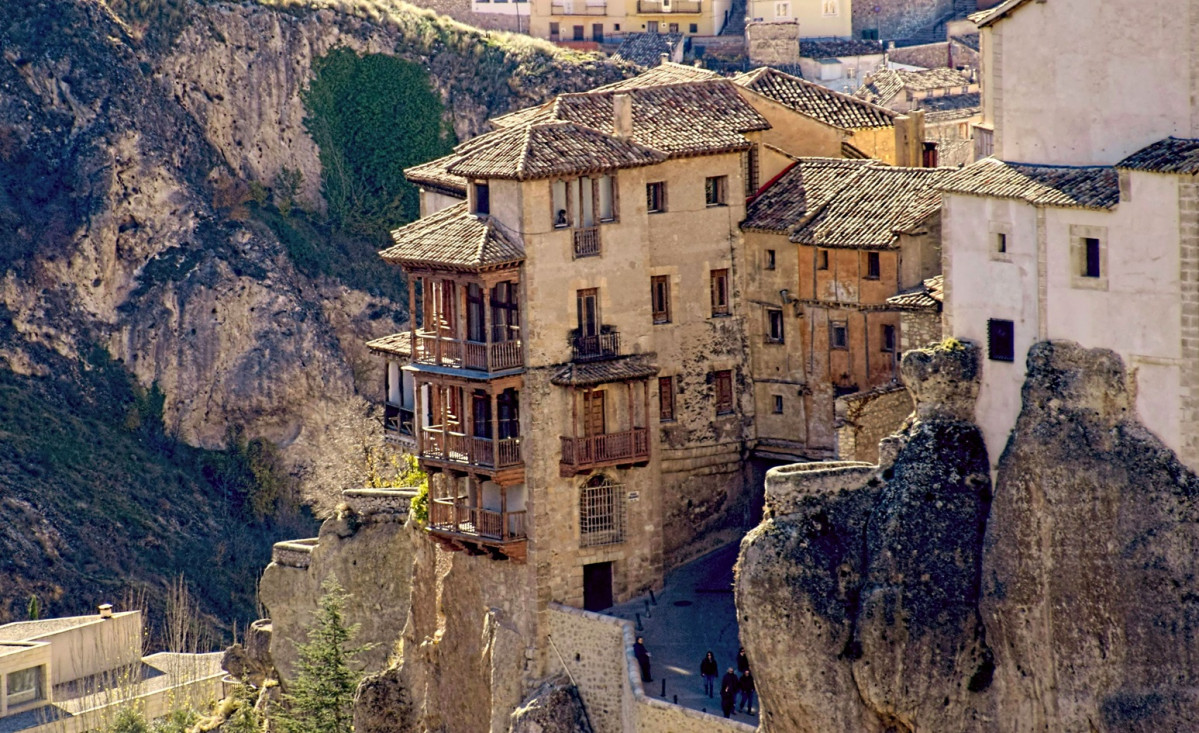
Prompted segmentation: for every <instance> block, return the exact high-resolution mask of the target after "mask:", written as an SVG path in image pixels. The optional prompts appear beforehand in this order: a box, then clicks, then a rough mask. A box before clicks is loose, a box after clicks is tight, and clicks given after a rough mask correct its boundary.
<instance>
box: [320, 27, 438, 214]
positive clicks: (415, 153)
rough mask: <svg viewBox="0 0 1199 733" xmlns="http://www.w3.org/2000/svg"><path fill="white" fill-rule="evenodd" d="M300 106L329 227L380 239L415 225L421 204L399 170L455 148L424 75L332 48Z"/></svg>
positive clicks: (413, 67) (386, 59)
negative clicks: (316, 150)
mask: <svg viewBox="0 0 1199 733" xmlns="http://www.w3.org/2000/svg"><path fill="white" fill-rule="evenodd" d="M302 99H303V101H304V106H305V109H306V110H307V113H308V114H307V116H306V117H305V125H306V127H307V129H308V132H309V134H311V135H312V138H313V140H315V141H316V143H317V145H319V146H320V151H321V168H322V171H323V173H322V175H323V179H324V180H323V181H322V184H323V189H324V194H325V199H326V201H327V202H328V204H329V216H330V219H331V220H332V221H333V223H335V224H336V225H338V226H339V227H341V228H342V229H344V230H348V231H351V232H355V233H358V234H362V235H366V236H374V237H382V236H384V235H386V233H387V231H388V230H389V229H391V228H393V227H396V226H399V225H400V224H404V223H407V222H410V221H412V220H414V219H416V218H417V216H419V214H420V198H419V194H418V191H417V189H416V187H415V186H413V185H412V184H411V183H409V182H408V181H407V180H405V178H404V169H405V168H407V167H409V166H413V165H416V164H418V163H423V162H425V161H428V160H432V159H434V158H438V157H441V156H443V155H446V154H447V153H449V152H450V150H451V148H452V147H453V142H454V140H453V133H452V132H451V131H450V130H449V128H448V126H447V125H446V124H445V122H444V117H443V115H444V109H443V108H442V104H441V99H440V97H438V96H437V93H436V92H435V91H434V90H433V88H432V86H431V85H430V83H429V75H428V74H427V73H426V72H425V70H424V69H423V68H421V67H420V66H419V65H417V64H415V63H412V62H411V61H405V60H404V59H400V58H396V57H394V56H384V55H381V54H370V55H366V56H359V55H358V54H357V53H355V52H354V51H352V50H350V49H347V48H335V49H332V50H331V51H329V52H328V53H327V54H325V55H324V56H322V57H320V58H318V59H316V60H315V61H314V62H313V64H312V82H311V84H310V85H309V87H308V88H307V89H306V90H305V91H304V92H303V94H302Z"/></svg>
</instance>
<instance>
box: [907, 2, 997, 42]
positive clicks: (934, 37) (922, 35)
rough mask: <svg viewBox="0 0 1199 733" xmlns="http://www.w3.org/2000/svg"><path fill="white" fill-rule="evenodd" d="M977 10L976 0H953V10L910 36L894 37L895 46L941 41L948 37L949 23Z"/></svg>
mask: <svg viewBox="0 0 1199 733" xmlns="http://www.w3.org/2000/svg"><path fill="white" fill-rule="evenodd" d="M977 10H978V0H953V11H952V12H950V13H949V14H948V15H946V16H944V17H943V18H940V19H939V20H937V21H936V22H935V23H932V24H931V25H929V26H927V27H925V28H924V29H923V30H921V31H920V32H919V33H916V34H914V35H913V36H911V37H910V38H904V39H896V40H895V45H896V46H919V45H923V44H926V43H943V42H944V41H946V40H947V39H948V37H949V23H950V22H951V21H955V20H960V19H962V18H965V17H966V16H967V15H970V14H971V13H973V12H975V11H977Z"/></svg>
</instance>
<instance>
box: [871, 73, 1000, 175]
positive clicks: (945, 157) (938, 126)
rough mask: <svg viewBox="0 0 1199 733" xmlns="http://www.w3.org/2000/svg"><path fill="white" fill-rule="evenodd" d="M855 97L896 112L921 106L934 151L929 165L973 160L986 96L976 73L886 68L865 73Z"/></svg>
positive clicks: (928, 136)
mask: <svg viewBox="0 0 1199 733" xmlns="http://www.w3.org/2000/svg"><path fill="white" fill-rule="evenodd" d="M854 96H855V97H857V98H859V99H863V100H865V101H868V102H871V103H873V104H877V105H880V106H882V107H886V108H888V109H893V110H895V111H896V112H901V113H910V112H911V111H913V110H921V111H923V112H924V141H925V142H926V143H929V144H930V147H929V149H930V153H931V151H934V150H935V153H932V154H935V155H936V161H932V160H930V161H929V164H930V165H943V166H958V165H965V164H966V163H970V162H972V161H973V160H974V139H973V137H972V130H973V127H974V125H975V124H977V123H979V122H981V121H982V97H981V93H980V92H979V85H978V78H977V77H976V75H975V74H974V73H973V72H968V71H959V70H957V69H950V68H935V69H924V70H920V71H906V70H897V69H883V70H880V71H877V72H875V73H873V74H871V75H870V76H869V77H867V79H866V81H865V83H864V84H863V85H862V86H861V87H860V88H859V89H858V90H857V91H856V92H854Z"/></svg>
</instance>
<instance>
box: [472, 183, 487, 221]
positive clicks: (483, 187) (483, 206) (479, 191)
mask: <svg viewBox="0 0 1199 733" xmlns="http://www.w3.org/2000/svg"><path fill="white" fill-rule="evenodd" d="M475 213H476V214H478V215H479V216H487V215H489V214H490V213H491V189H490V187H489V186H488V185H487V183H486V182H485V181H476V182H475Z"/></svg>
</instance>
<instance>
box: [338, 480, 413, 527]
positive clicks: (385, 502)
mask: <svg viewBox="0 0 1199 733" xmlns="http://www.w3.org/2000/svg"><path fill="white" fill-rule="evenodd" d="M416 494H417V489H416V488H415V487H413V488H406V489H346V490H345V491H343V492H341V500H342V502H344V503H345V505H346V508H347V509H349V511H350V512H351V513H353V514H355V515H357V516H358V517H359V518H360V519H363V520H366V521H374V522H404V521H405V520H407V518H408V510H409V509H410V508H411V507H412V500H413V499H414V498H415V497H416Z"/></svg>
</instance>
